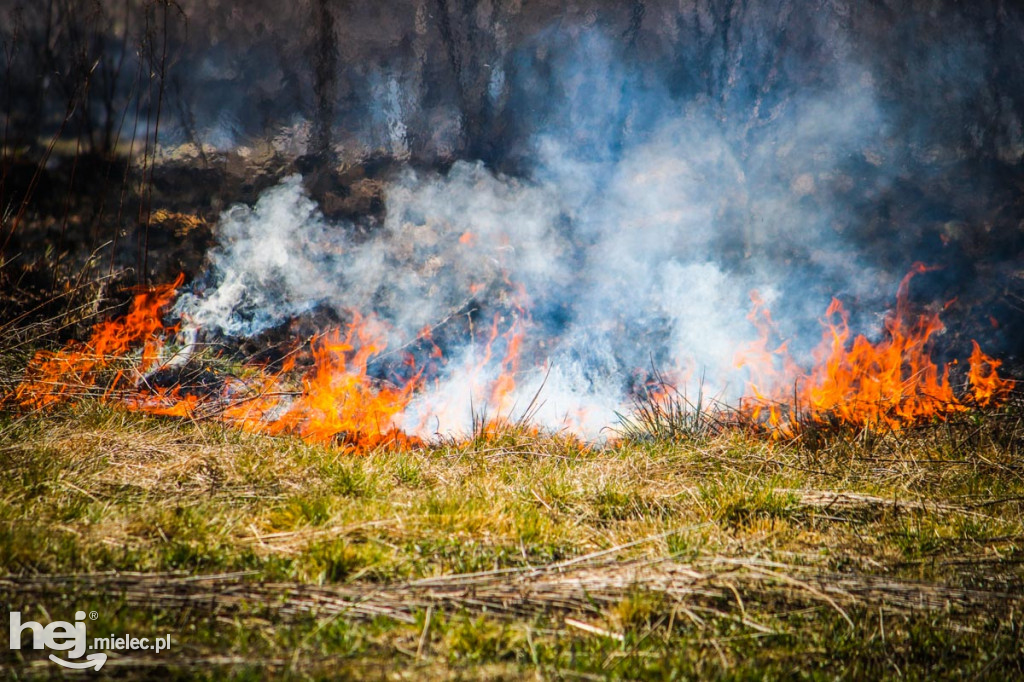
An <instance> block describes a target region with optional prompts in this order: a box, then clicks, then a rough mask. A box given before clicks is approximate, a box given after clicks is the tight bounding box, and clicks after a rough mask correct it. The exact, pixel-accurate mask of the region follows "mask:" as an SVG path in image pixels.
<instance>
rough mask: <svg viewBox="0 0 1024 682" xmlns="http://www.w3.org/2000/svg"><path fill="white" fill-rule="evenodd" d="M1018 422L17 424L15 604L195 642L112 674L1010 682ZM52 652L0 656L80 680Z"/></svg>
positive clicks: (114, 415)
mask: <svg viewBox="0 0 1024 682" xmlns="http://www.w3.org/2000/svg"><path fill="white" fill-rule="evenodd" d="M1001 419H1002V418H1001V417H999V416H998V415H996V416H993V417H991V418H988V417H984V416H982V417H974V416H972V417H971V420H973V421H971V422H970V423H964V424H958V425H952V426H951V425H941V424H940V425H935V426H931V427H926V428H922V429H920V430H917V431H914V432H912V433H904V434H852V433H848V434H843V433H837V434H833V435H832V436H831V437H830V438H829V439H827V440H825V441H822V440H817V441H815V442H814V443H812V444H803V445H801V444H799V443H796V444H780V443H775V444H773V443H769V442H766V441H765V440H759V439H754V438H751V437H749V436H745V435H743V434H742V433H737V432H732V431H728V430H725V431H723V432H718V433H712V432H711V431H706V430H705V431H701V433H700V434H699V437H687V438H680V437H678V436H679V430H678V429H677V430H673V429H671V428H669V429H667V431H666V432H667V433H668V434H669V436H670V437H650V436H646V437H634V438H631V439H630V440H628V441H623V442H620V443H618V444H615V445H611V446H607V447H600V448H590V449H588V448H581V447H580V446H579V444H578V443H575V442H574V441H571V440H563V439H559V438H557V437H546V436H537V435H531V434H530V433H529V432H528V431H527V430H515V429H509V430H506V431H503V432H501V433H498V434H490V435H488V434H480V435H479V436H478V437H477V438H475V439H473V440H472V441H471V442H469V443H466V444H458V443H446V444H441V445H437V446H435V447H431V448H425V449H421V450H415V451H411V452H405V453H396V452H387V451H380V452H374V453H370V454H366V455H361V456H356V455H348V454H342V453H340V452H339V451H337V450H334V449H331V448H326V447H319V446H312V445H307V444H305V443H302V442H301V441H298V440H296V439H293V438H270V437H266V436H258V435H253V434H246V433H242V432H238V431H235V430H232V429H230V428H223V427H221V426H219V425H215V424H207V423H191V422H188V421H176V420H170V419H155V418H149V417H145V416H142V415H137V414H131V413H127V412H124V411H122V410H118V409H113V408H109V407H105V406H103V405H100V404H97V403H92V402H84V403H83V404H81V405H79V406H78V407H75V408H66V409H62V410H60V411H55V412H53V413H49V414H31V415H16V414H10V413H8V414H0V458H2V461H3V465H2V466H0V576H3V577H2V578H0V594H2V596H3V600H4V603H5V604H6V605H7V606H8V609H9V610H14V609H20V610H22V611H23V612H25V615H24V618H26V619H28V618H32V619H35V620H40V621H43V622H46V621H48V620H70V619H71V618H72V614H73V612H74V611H75V610H79V609H84V610H86V611H91V610H95V611H96V612H97V614H98V615H99V620H97V621H95V622H92V623H90V625H89V628H90V630H89V632H90V636H94V635H95V636H99V635H100V634H102V633H105V632H123V633H130V634H134V635H138V636H146V635H157V634H162V633H165V632H170V633H172V635H173V638H174V642H175V645H174V646H173V647H172V649H171V651H169V652H165V653H161V654H160V655H159V656H156V655H154V654H149V655H146V654H145V653H144V652H111V658H110V660H109V661H108V663H107V665H106V666H105V667H104V668H103V670H102V671H101V672H100V674H99V676H104V675H105V676H110V677H131V678H137V677H162V678H167V677H170V678H182V679H184V678H188V679H193V678H198V679H211V680H212V679H265V678H267V677H268V676H274V677H280V678H284V679H337V678H345V677H351V678H370V679H377V678H383V679H389V678H403V679H405V678H411V679H437V678H455V679H519V678H523V677H526V678H538V679H592V678H594V679H605V678H612V679H709V678H722V679H783V678H784V679H793V678H805V679H835V678H842V679H881V678H893V679H895V678H911V679H914V678H917V679H922V678H929V679H934V678H956V679H964V678H971V677H975V678H978V679H1007V678H1012V677H1015V676H1020V675H1021V674H1024V670H1022V663H1021V661H1024V640H1022V638H1021V637H1020V627H1021V625H1022V622H1021V621H1022V615H1021V614H1022V611H1024V609H1022V607H1024V598H1022V596H1024V592H1022V589H1021V587H1022V584H1024V571H1022V568H1021V566H1022V561H1024V514H1022V512H1024V475H1022V464H1021V460H1020V458H1019V454H1020V452H1019V442H1020V439H1019V434H1008V432H1007V430H1006V428H1005V427H1004V426H1003V424H1004V423H1005V422H1004V421H1000V420H1001ZM634 435H636V436H642V434H634ZM662 435H664V433H663V434H662ZM114 572H116V575H115V574H114ZM470 574H472V575H470ZM199 576H212V577H208V578H206V579H204V580H203V581H194V580H193V581H189V580H186V578H189V577H192V578H195V577H199ZM353 605H355V606H353ZM4 636H6V635H4ZM41 653H43V652H37V651H34V650H31V649H27V650H26V649H23V650H22V651H21V652H13V651H8V650H7V649H6V647H4V648H3V650H2V651H0V665H2V666H3V669H4V672H5V674H6V675H8V676H9V677H10V678H12V679H22V678H25V677H49V676H54V677H56V676H60V670H59V669H58V668H57V666H55V665H54V664H52V663H50V662H48V661H46V659H45V657H44V656H41V655H40V654H41Z"/></svg>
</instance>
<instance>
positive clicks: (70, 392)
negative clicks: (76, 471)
mask: <svg viewBox="0 0 1024 682" xmlns="http://www.w3.org/2000/svg"><path fill="white" fill-rule="evenodd" d="M184 279H185V277H184V275H178V278H177V279H176V280H174V282H173V283H171V284H165V285H161V286H158V287H154V288H153V289H151V290H148V291H143V292H140V293H138V294H136V295H135V297H134V299H133V300H132V305H131V309H130V310H129V312H128V314H127V315H125V316H123V317H119V318H116V319H114V320H109V321H106V322H100V323H99V324H97V325H96V326H94V327H93V329H92V334H91V335H90V337H89V340H88V341H86V342H85V343H78V342H75V341H72V342H70V343H69V344H68V345H67V346H66V347H65V348H64V349H63V350H60V351H56V352H54V351H39V352H38V353H36V354H35V356H34V357H33V358H32V360H31V361H30V362H29V365H28V369H27V370H26V373H25V379H24V380H23V381H22V382H21V383H20V384H19V385H18V387H17V388H16V389H15V390H14V402H15V403H16V404H18V405H20V406H21V407H32V408H41V407H47V406H50V405H53V404H56V403H59V402H64V401H70V400H73V399H74V398H75V397H79V396H83V395H86V394H88V393H89V392H91V391H93V390H95V388H96V387H97V385H98V384H97V382H98V381H99V379H100V377H99V373H100V372H101V371H102V370H104V369H107V368H108V367H109V366H110V365H111V364H112V363H113V362H115V361H117V360H123V359H124V358H125V357H126V356H127V355H128V354H129V352H130V351H132V350H133V349H134V348H136V347H138V346H139V345H140V344H141V345H142V353H141V358H140V362H139V366H138V369H139V371H140V372H145V371H147V370H148V369H150V368H151V367H152V366H153V365H154V364H155V362H156V360H157V357H158V355H159V351H160V349H161V347H162V344H161V342H160V337H159V333H160V332H165V331H167V330H166V329H165V328H164V325H163V323H162V322H161V321H160V315H161V313H162V311H163V309H164V308H165V307H166V306H167V304H169V303H170V302H171V301H172V300H173V299H174V294H175V292H176V290H177V288H178V287H179V286H181V283H182V282H183V281H184ZM124 378H125V373H124V371H123V370H122V371H119V372H117V374H116V375H115V376H114V379H113V380H112V381H111V382H110V389H113V388H114V387H115V386H118V385H119V384H120V383H122V380H123V379H124ZM108 390H109V389H108Z"/></svg>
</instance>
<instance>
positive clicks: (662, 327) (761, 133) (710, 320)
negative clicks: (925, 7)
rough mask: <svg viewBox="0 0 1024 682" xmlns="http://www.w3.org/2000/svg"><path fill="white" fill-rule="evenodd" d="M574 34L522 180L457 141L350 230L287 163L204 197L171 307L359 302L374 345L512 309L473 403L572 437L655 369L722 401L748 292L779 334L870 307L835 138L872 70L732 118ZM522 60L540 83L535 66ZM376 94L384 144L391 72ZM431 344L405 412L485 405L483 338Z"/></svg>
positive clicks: (873, 140)
mask: <svg viewBox="0 0 1024 682" xmlns="http://www.w3.org/2000/svg"><path fill="white" fill-rule="evenodd" d="M577 37H578V40H576V41H573V44H572V45H562V46H557V45H556V46H553V47H550V48H549V49H561V50H563V52H562V53H560V54H559V55H558V57H557V58H556V59H553V60H552V62H553V63H554V65H555V68H554V69H553V70H549V71H547V72H546V73H545V74H544V75H543V78H544V86H545V90H547V91H557V92H559V93H561V95H562V96H561V97H559V98H558V99H557V101H556V102H555V103H554V104H550V103H548V104H546V105H545V106H546V107H547V110H546V113H545V116H544V120H543V121H542V123H543V125H538V126H537V132H536V133H535V134H533V135H532V136H531V137H530V139H529V141H528V144H527V145H526V147H525V148H526V149H528V154H524V158H525V159H528V163H525V164H523V165H522V170H521V172H520V173H519V174H517V176H515V177H513V176H510V175H506V174H502V173H500V172H496V171H494V170H492V169H490V168H488V167H487V166H486V165H485V164H483V163H481V162H473V161H458V162H455V163H454V164H453V165H452V166H451V167H450V169H448V170H447V171H446V172H440V171H422V170H419V171H416V170H413V169H411V168H406V169H405V170H402V171H401V172H399V173H397V174H396V175H395V176H394V177H393V178H392V179H391V180H390V181H389V182H388V184H387V186H386V189H385V198H386V201H385V213H384V216H385V217H384V218H383V220H382V222H381V223H380V224H379V225H374V226H372V229H371V230H370V231H369V236H367V237H360V238H359V239H356V238H355V237H354V236H353V235H355V234H357V232H358V230H356V229H355V226H353V225H350V224H344V223H341V224H332V223H329V222H328V221H327V220H325V219H324V217H323V216H322V215H321V213H320V212H319V211H318V210H317V207H316V205H315V204H314V203H313V202H312V201H311V199H310V198H309V197H308V196H307V194H306V192H305V191H304V189H303V186H302V182H301V178H300V177H299V176H292V177H289V178H287V179H286V180H284V181H283V182H282V183H281V184H280V185H278V186H277V187H275V188H273V189H271V190H269V191H267V192H266V193H265V194H264V195H263V196H262V197H261V198H260V199H259V201H258V202H257V203H256V204H255V206H253V207H252V208H248V207H245V206H236V207H234V208H232V209H231V210H229V211H227V212H226V213H225V214H224V215H223V216H222V219H221V221H220V225H219V228H218V236H219V240H220V246H219V247H217V248H216V249H215V250H214V251H213V252H212V253H211V254H210V272H209V273H208V277H207V278H206V281H207V286H205V287H202V288H200V287H197V288H196V289H195V290H194V291H193V292H192V293H190V294H189V295H187V296H184V297H182V298H181V299H180V302H179V307H178V311H179V312H180V313H181V314H183V315H184V316H185V317H186V319H188V320H190V321H191V322H192V323H193V324H195V325H196V326H198V327H200V328H201V329H204V330H208V331H213V330H216V331H219V332H221V333H224V334H227V335H230V336H252V335H254V334H257V333H259V332H261V331H263V330H265V329H267V328H269V327H271V326H274V325H279V324H281V323H283V322H285V321H287V320H289V319H291V318H292V317H294V316H296V315H299V314H301V313H304V312H307V311H309V310H311V309H313V308H314V307H319V308H323V307H327V308H329V309H332V310H334V311H335V312H336V314H337V316H338V317H339V318H341V319H345V318H346V317H347V316H349V315H350V314H351V312H352V311H358V312H360V313H363V314H367V313H371V312H372V314H373V315H374V316H376V317H377V318H378V319H380V320H381V321H383V322H384V323H385V325H386V327H387V329H388V330H389V335H390V338H389V346H390V347H408V345H409V344H410V343H412V342H413V341H414V340H415V338H416V336H417V334H419V333H420V332H421V331H422V330H423V329H425V328H430V327H434V326H437V325H440V324H442V323H444V322H445V321H446V320H449V319H451V318H452V317H453V316H458V315H467V316H468V315H472V314H475V319H477V320H478V321H479V322H478V323H479V324H484V325H486V324H487V323H488V321H489V320H490V319H491V315H498V316H500V317H501V322H502V324H503V325H504V326H503V327H502V329H505V328H507V327H508V325H512V324H521V325H522V326H523V328H524V330H525V332H524V333H525V344H526V345H525V348H526V350H525V351H524V361H525V362H524V365H523V366H522V367H520V368H519V370H520V371H519V376H518V377H517V378H518V389H517V391H516V392H515V394H514V395H513V396H512V399H511V400H509V401H507V402H506V404H504V405H501V406H491V409H499V410H500V409H503V410H506V411H508V412H509V414H508V415H501V416H511V417H512V418H515V417H517V416H519V413H521V412H522V411H523V410H525V409H526V408H527V406H531V405H532V406H533V409H534V415H533V416H534V419H535V421H538V422H539V423H540V424H541V425H543V426H545V427H548V428H552V429H559V428H571V429H573V430H575V431H578V432H582V433H584V434H585V435H587V436H589V437H596V436H598V435H599V432H600V429H602V428H604V427H607V426H608V425H609V424H611V423H613V422H614V418H615V413H616V411H621V410H622V409H623V406H624V405H625V404H626V403H627V402H628V400H629V395H630V392H631V391H633V390H636V388H637V387H636V386H635V385H633V382H634V381H636V380H637V377H638V376H639V377H640V378H641V379H642V377H643V374H644V371H645V370H647V369H650V368H652V367H654V368H656V369H658V370H659V371H667V372H669V373H670V375H671V376H672V377H674V378H676V379H677V380H681V381H683V382H684V384H683V386H681V388H683V389H684V390H688V391H690V392H691V394H695V393H696V391H697V390H698V389H700V388H703V390H704V391H705V392H708V391H710V392H712V393H714V394H715V395H717V396H718V397H719V398H721V399H723V400H735V399H736V398H738V397H739V396H740V395H741V394H742V393H743V391H744V381H745V376H744V375H743V373H742V372H741V371H739V370H737V369H736V367H735V358H736V355H737V352H738V351H739V350H741V349H742V348H743V347H745V346H746V345H747V344H748V343H749V342H750V341H752V340H753V339H755V338H756V336H757V332H756V330H755V329H754V327H753V326H752V325H751V323H750V322H749V321H748V320H747V316H748V314H749V313H750V309H751V302H750V298H749V293H750V292H751V291H752V290H757V291H759V292H760V294H761V296H762V297H763V298H764V299H765V300H767V301H768V302H769V303H770V304H771V306H772V309H773V312H774V313H775V316H776V319H777V320H779V324H780V328H781V331H782V332H783V333H784V334H785V335H787V336H789V337H791V338H792V339H793V340H794V341H793V347H794V349H795V350H796V352H797V353H800V352H801V351H806V350H807V349H808V348H809V347H810V346H811V345H813V344H814V342H815V341H816V340H817V339H818V338H819V337H820V326H819V324H818V319H819V317H820V315H821V314H822V312H823V311H824V309H825V307H826V306H827V304H828V301H829V298H830V297H831V296H832V295H833V294H840V295H845V296H847V297H850V298H852V299H854V300H856V301H858V303H859V306H858V309H859V310H869V311H872V312H873V313H875V314H879V313H881V312H884V310H885V309H886V306H887V304H888V302H889V301H890V300H891V298H892V296H893V293H894V291H895V279H896V278H897V277H898V276H899V275H901V274H902V273H899V272H888V271H878V270H876V269H875V268H873V267H872V264H871V263H870V262H869V261H868V260H867V259H865V258H864V257H863V256H862V253H861V252H860V251H859V249H858V247H857V245H856V244H855V243H853V242H851V241H849V240H848V239H847V238H846V235H845V232H844V226H845V225H846V224H847V223H848V222H849V215H848V214H844V213H843V209H844V204H843V201H842V196H841V191H842V189H843V188H844V187H845V186H846V185H848V184H849V183H850V182H852V180H851V179H850V178H849V177H848V175H847V170H846V165H847V164H848V163H849V160H850V158H851V157H858V158H861V159H864V155H865V151H864V150H870V149H872V148H875V147H878V146H880V145H883V144H884V140H885V135H886V126H887V121H886V117H885V115H884V112H883V110H882V107H881V106H880V104H879V99H878V94H877V92H876V90H875V87H874V83H873V80H872V78H871V75H870V72H869V71H867V70H866V69H865V68H863V67H860V66H858V65H857V64H856V63H853V62H843V63H839V64H836V65H835V68H834V69H833V70H832V79H831V87H829V88H817V89H813V90H807V91H802V90H799V89H796V90H794V91H792V92H789V93H786V95H785V97H780V98H779V99H778V101H777V102H776V103H775V104H774V105H773V106H772V107H771V108H770V109H769V110H766V111H765V112H764V113H763V115H762V116H761V117H759V118H757V119H755V120H753V121H751V120H750V119H744V120H743V121H742V122H741V123H740V122H737V121H736V120H733V119H731V118H728V117H726V118H723V117H722V116H721V115H720V113H721V112H720V109H719V108H718V107H717V106H713V105H712V103H711V102H709V101H708V100H706V99H703V98H700V97H696V98H693V99H691V100H680V99H679V98H674V97H672V96H671V95H670V93H668V92H667V91H666V90H665V89H664V88H663V87H658V86H652V87H648V86H647V85H645V84H644V83H643V82H642V79H639V78H638V74H637V73H635V72H633V71H631V70H630V69H629V68H627V67H626V66H624V65H623V64H622V63H621V62H620V61H619V58H618V56H617V47H616V45H615V43H614V42H612V41H610V40H609V39H607V38H606V36H604V34H603V33H602V32H601V31H599V30H591V31H586V32H583V33H581V34H580V35H579V36H577ZM517 78H519V79H520V80H519V81H518V83H519V85H518V86H517V87H519V88H520V89H529V88H531V87H533V88H534V89H536V87H539V86H537V84H536V83H534V81H535V80H536V79H538V78H541V76H540V75H539V74H536V73H529V72H526V71H522V70H521V71H520V72H519V74H518V76H517ZM531 83H533V85H531ZM494 87H495V88H499V87H500V84H499V85H495V86H494ZM379 90H380V95H381V97H382V101H381V102H380V106H381V111H382V113H381V116H382V117H384V118H385V119H387V120H388V121H389V123H388V126H389V130H391V131H392V133H393V135H392V143H393V144H395V145H400V144H401V140H402V139H404V138H403V135H404V127H403V125H402V123H401V121H400V115H401V107H400V106H398V104H397V103H398V102H399V100H400V97H399V96H398V94H397V92H396V90H395V85H394V81H389V82H384V83H382V84H381V86H380V88H379ZM866 162H867V163H871V159H866ZM517 292H519V293H517ZM518 297H521V298H522V300H521V301H519V300H517V301H515V305H514V306H510V305H509V300H510V298H512V299H516V298H518ZM863 322H864V323H865V324H864V325H863V326H864V327H865V330H866V331H872V330H877V327H875V326H874V323H875V322H876V320H874V319H871V318H870V317H869V318H867V319H865V320H863ZM444 345H445V348H444V352H445V355H446V357H447V358H448V361H447V364H446V365H445V366H444V369H443V371H442V372H441V373H440V374H439V375H438V376H437V377H434V378H433V381H432V382H430V383H429V384H428V386H427V388H426V389H425V390H424V391H423V392H422V393H421V394H420V395H419V396H418V397H417V399H416V400H414V402H413V403H412V405H411V406H410V408H409V410H408V414H407V415H406V418H405V422H406V423H405V424H404V426H406V428H409V429H410V430H413V431H417V432H420V433H423V432H425V431H426V432H439V433H451V432H460V431H465V430H466V429H468V426H469V422H470V418H471V406H473V405H476V406H478V407H479V406H481V405H485V406H486V401H487V398H486V395H485V394H486V388H485V387H486V386H487V385H488V382H489V381H492V380H493V379H494V378H495V377H496V375H497V373H498V372H500V371H502V370H503V369H507V368H506V367H503V366H502V365H501V364H500V362H499V361H498V360H499V359H500V357H498V354H496V356H495V357H494V358H492V360H491V362H490V363H489V364H487V366H486V367H483V368H482V369H481V367H480V366H479V363H477V362H475V361H474V357H476V356H475V355H474V354H478V353H479V351H480V349H479V335H477V337H473V335H472V334H463V335H462V336H461V337H460V336H459V335H457V334H456V335H451V336H450V337H449V338H446V339H445V341H444ZM685 382H689V383H688V385H687V384H686V383H685ZM535 396H536V397H538V398H539V400H537V401H535V400H534V397H535Z"/></svg>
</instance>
